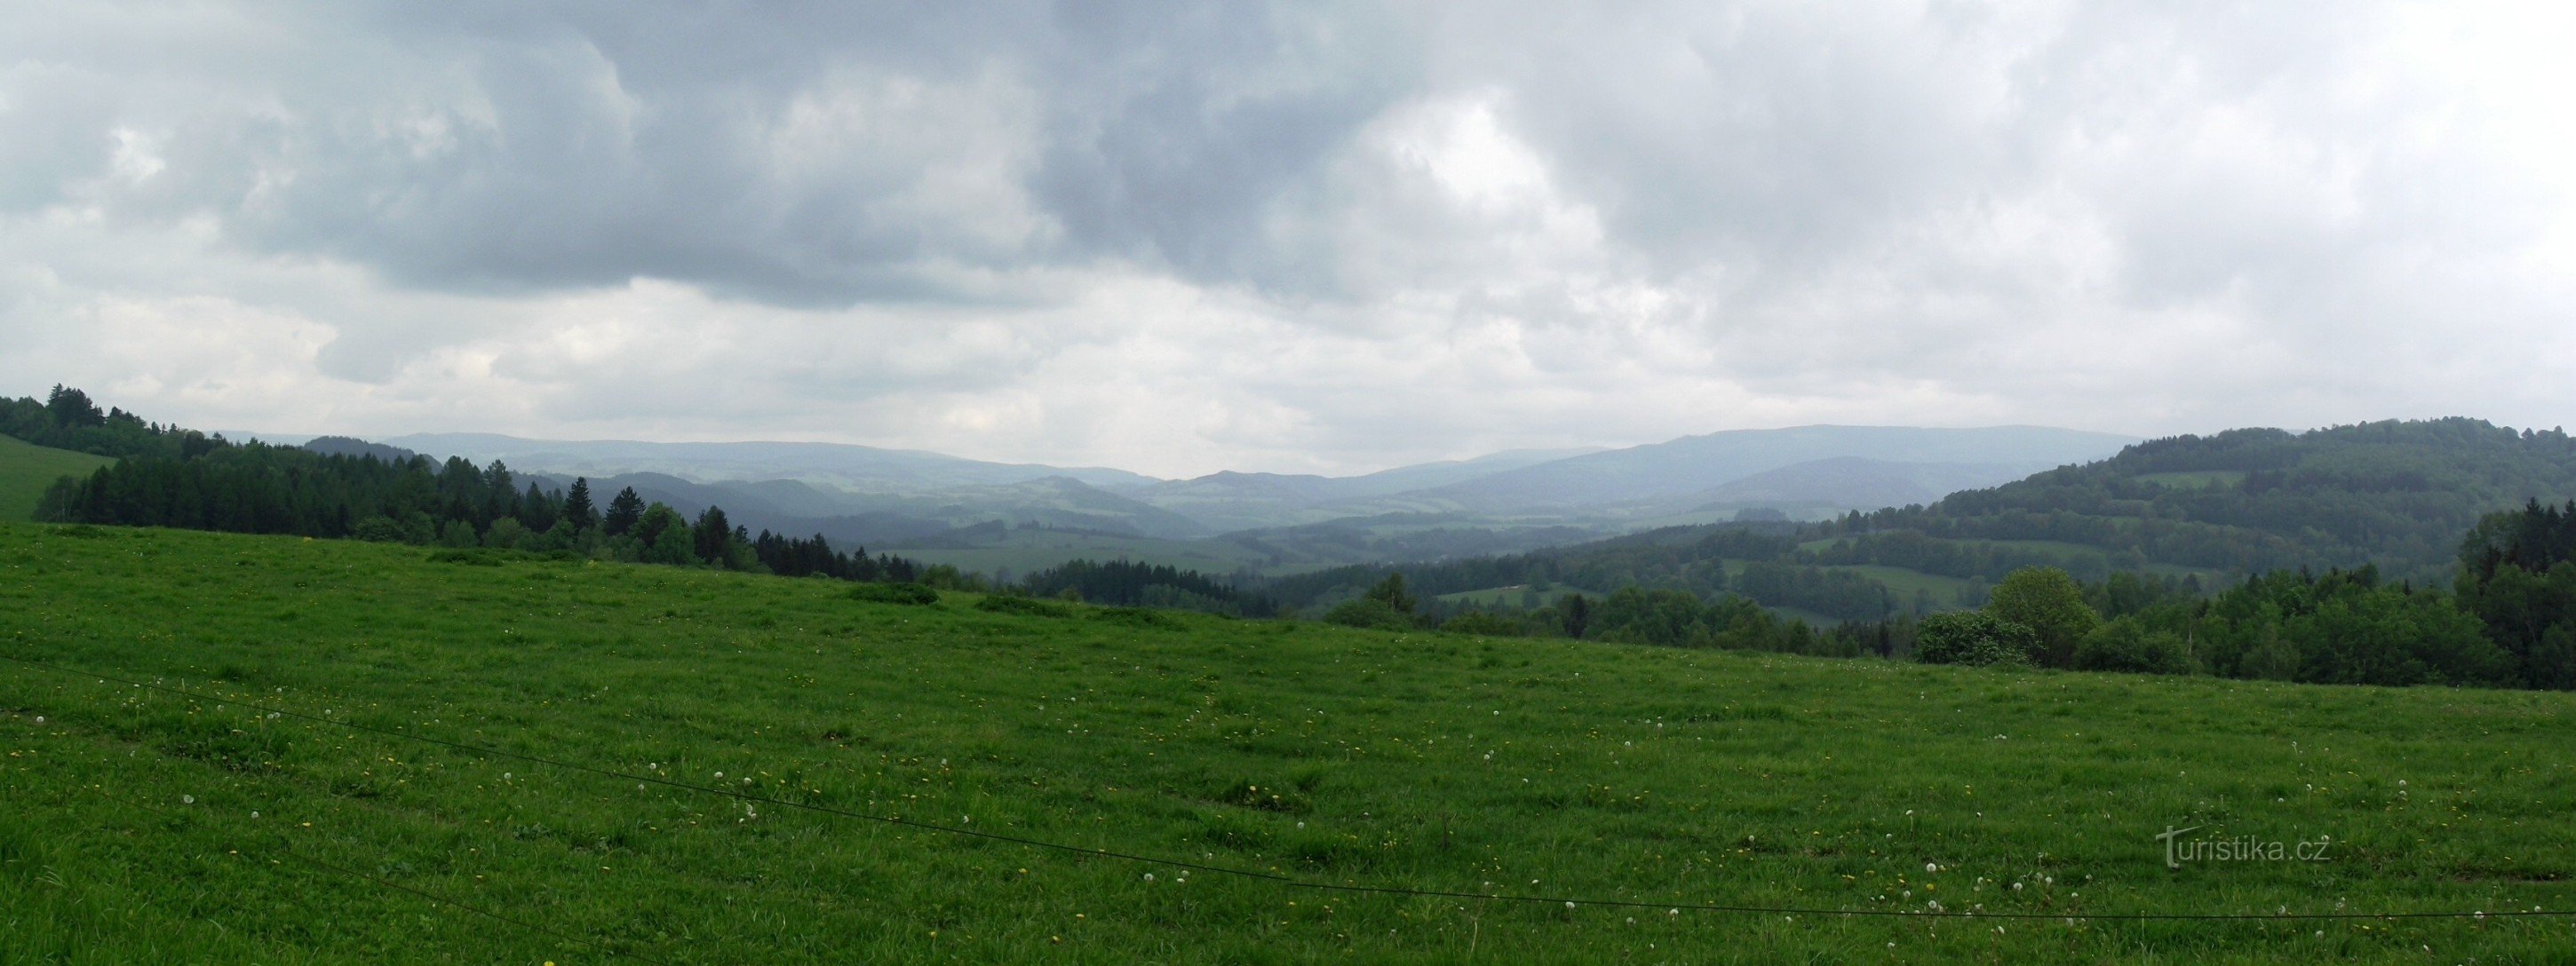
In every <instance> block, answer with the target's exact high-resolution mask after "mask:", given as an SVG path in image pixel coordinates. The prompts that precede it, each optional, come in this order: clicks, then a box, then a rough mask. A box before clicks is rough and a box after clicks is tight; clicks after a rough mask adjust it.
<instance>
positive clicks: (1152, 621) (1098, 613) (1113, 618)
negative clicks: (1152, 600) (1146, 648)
mask: <svg viewBox="0 0 2576 966" xmlns="http://www.w3.org/2000/svg"><path fill="white" fill-rule="evenodd" d="M1091 617H1092V619H1094V620H1104V621H1109V622H1111V623H1115V624H1128V625H1132V626H1136V627H1179V626H1181V619H1180V617H1178V616H1176V615H1173V614H1168V613H1165V612H1163V611H1159V610H1155V609H1153V608H1151V607H1102V608H1098V609H1095V610H1093V611H1092V612H1091Z"/></svg>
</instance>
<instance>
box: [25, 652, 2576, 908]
mask: <svg viewBox="0 0 2576 966" xmlns="http://www.w3.org/2000/svg"><path fill="white" fill-rule="evenodd" d="M0 660H7V661H13V662H16V663H19V664H24V665H27V666H29V667H36V668H42V669H44V670H48V671H53V672H56V673H60V674H67V675H73V676H80V677H94V678H97V679H99V680H101V681H107V682H111V683H115V684H122V685H126V686H128V687H137V688H146V689H149V690H153V691H159V692H162V693H165V694H173V695H178V696H180V697H185V698H189V699H192V700H196V701H222V702H230V703H233V704H238V705H241V706H243V707H246V708H252V709H256V710H260V711H266V712H269V713H271V714H276V715H280V716H284V717H290V718H300V719H303V720H306V721H315V722H320V723H322V724H327V725H332V726H335V727H340V728H347V729H350V730H352V731H364V732H371V733H374V734H380V735H386V736H389V737H394V738H401V739H404V740H407V741H418V742H422V743H425V744H432V745H439V746H442V747H446V748H452V749H455V750H458V751H464V752H469V753H472V754H477V755H483V756H487V757H495V758H512V759H516V760H519V761H524V762H529V763H531V764H538V765H545V766H548V767H552V768H562V769H567V770H570V771H578V772H587V773H589V774H593V775H600V776H605V777H609V778H617V779H623V780H626V781H632V782H647V783H651V784H655V785H662V786H665V787H669V788H680V789H686V790H689V791H693V792H699V793H703V794H708V795H717V796H721V797H725V798H731V799H735V800H738V801H745V802H756V803H759V804H763V805H776V806H781V807H785V808H793V809H799V810H802V811H808V812H814V813H817V814H822V815H831V816H836V817H839V818H849V819H858V820H861V821H868V822H877V823H881V824H885V825H895V826H901V827H904V828H915V829H921V830H924V831H930V832H944V833H947V834H950V835H958V836H965V837H969V838H979V839H988V840H991V841H995V842H1009V843H1012V844H1014V845H1025V846H1028V847H1030V848H1039V849H1051V850H1054V851H1058V852H1070V853H1073V854H1075V855H1088V856H1094V857H1097V858H1105V859H1120V860H1124V861H1128V862H1139V863H1144V864H1148V865H1159V866H1163V867H1165V868H1173V869H1188V870H1190V871H1192V872H1207V873H1212V874H1216V875H1230V876H1236V877H1239V878H1245V879H1257V880H1260V881H1264V882H1274V883H1278V884H1281V885H1287V886H1294V887H1296V888H1301V889H1315V890H1320V891H1327V892H1345V893H1361V894H1367V895H1388V896H1418V897H1424V898H1433V899H1478V900H1484V901H1488V902H1517V903H1528V904H1537V905H1551V906H1553V905H1564V906H1603V907H1607V908H1613V909H1621V908H1625V909H1688V910H1691V911H1693V912H1732V913H1757V914H1766V915H1790V916H1847V917H1878V918H1890V919H1902V918H1923V919H2064V920H2069V921H2072V920H2077V919H2083V920H2106V921H2107V920H2123V921H2168V920H2179V921H2194V922H2213V921H2275V920H2329V919H2485V918H2490V917H2496V918H2503V917H2551V918H2555V917H2564V916H2576V910H2567V911H2553V912H2542V911H2539V910H2529V911H2500V912H2296V913H2279V914H2274V913H2189V912H2124V913H2085V912H2065V913H2056V912H1975V911H1970V910H1956V911H1952V910H1942V911H1930V910H1926V911H1920V912H1917V911H1913V910H1903V909H1824V908H1806V907H1796V906H1739V905H1726V904H1717V903H1689V902H1645V901H1642V900H1635V899H1579V898H1572V897H1567V896H1535V895H1520V894H1514V893H1484V892H1455V891H1448V890H1441V889H1414V888H1408V887H1404V886H1372V885H1359V884H1356V883H1336V882H1319V881H1316V880H1313V879H1301V878H1298V877H1296V876H1289V875H1281V874H1278V873H1275V872H1261V871H1256V870H1253V869H1240V868H1234V867H1230V866H1222V865H1208V864H1204V863H1199V862H1191V861H1189V860H1186V859H1172V858H1164V857H1161V856H1151V855H1138V854H1134V853H1129V852H1118V851H1113V850H1110V849H1101V848H1092V847H1089V846H1082V845H1067V844H1064V843H1062V842H1049V841H1046V840H1044V839H1033V838H1025V837H1022V836H1017V835H1007V834H1003V833H1000V832H986V831H983V830H981V829H971V828H964V827H961V826H954V825H941V824H938V823H935V822H921V821H915V820H912V819H907V818H903V817H900V816H888V815H870V814H867V813H865V812H852V811H847V810H844V809H838V808H832V807H830V806H825V805H813V804H807V803H804V802H793V801H788V800H786V799H781V798H771V797H769V796H767V795H759V794H754V793H750V792H740V791H734V790H732V789H727V788H717V787H713V786H707V785H692V784H690V783H688V782H683V781H674V780H672V779H668V778H663V777H660V776H657V775H637V774H630V773H627V772H622V771H618V770H616V769H613V768H600V767H597V766H594V765H584V764H581V763H579V762H571V761H560V760H556V759H552V758H546V757H542V756H539V755H531V754H526V753H524V752H516V751H504V750H501V749H498V748H485V747H482V746H479V745H469V744H465V743H463V742H458V741H449V740H447V739H445V738H434V737H431V736H428V735H422V734H414V733H411V732H408V731H399V730H395V729H392V728H379V727H376V726H374V725H364V724H359V723H357V722H354V721H343V720H340V719H337V718H329V717H324V716H322V715H316V714H306V713H304V712H301V711H296V710H293V709H290V708H274V707H269V706H266V705H261V704H258V703H256V702H251V701H244V700H241V699H239V698H231V697H224V696H221V695H207V694H199V693H197V692H194V691H188V690H185V689H181V688H173V687H168V686H166V685H159V684H152V683H149V682H144V681H128V680H125V679H123V678H117V677H112V676H109V675H105V674H98V673H96V672H92V671H76V670H73V669H71V668H66V667H61V666H58V665H53V664H48V663H45V662H43V661H34V660H29V659H26V658H22V657H16V656H12V655H7V654H0Z"/></svg>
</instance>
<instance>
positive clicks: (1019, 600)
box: [975, 594, 1073, 617]
mask: <svg viewBox="0 0 2576 966" xmlns="http://www.w3.org/2000/svg"><path fill="white" fill-rule="evenodd" d="M975 609H976V610H980V611H985V612H988V613H994V614H1027V615H1029V616H1031V617H1071V616H1073V605H1071V604H1063V603H1058V602H1056V601H1052V600H1038V599H1036V598H1032V597H1004V596H1002V595H1000V594H995V595H993V596H990V597H986V598H984V599H983V600H979V601H976V602H975Z"/></svg>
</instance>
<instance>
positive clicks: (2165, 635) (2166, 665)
mask: <svg viewBox="0 0 2576 966" xmlns="http://www.w3.org/2000/svg"><path fill="white" fill-rule="evenodd" d="M2198 663H2199V662H2197V661H2195V660H2193V659H2192V655H2191V648H2190V647H2189V646H2188V645H2186V644H2184V643H2183V640H2182V638H2181V637H2180V636H2179V635H2176V634H2174V633H2173V632H2172V631H2147V630H2144V629H2142V628H2141V627H2140V626H2139V625H2138V622H2137V621H2134V620H2129V619H2126V618H2123V619H2120V620H2116V621H2112V622H2111V623H2108V624H2104V625H2102V626H2101V627H2099V628H2096V629H2094V631H2093V632H2092V633H2090V634H2086V635H2084V639H2083V640H2082V641H2080V642H2078V643H2077V644H2076V645H2075V666H2076V667H2078V668H2081V669H2083V670H2087V671H2130V672H2136V673H2141V674H2190V673H2192V672H2193V671H2195V670H2197V669H2198Z"/></svg>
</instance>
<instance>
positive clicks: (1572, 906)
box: [1565, 899, 1574, 909]
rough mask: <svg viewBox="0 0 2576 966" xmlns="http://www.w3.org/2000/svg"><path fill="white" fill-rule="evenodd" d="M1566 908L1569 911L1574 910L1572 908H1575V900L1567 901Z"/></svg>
mask: <svg viewBox="0 0 2576 966" xmlns="http://www.w3.org/2000/svg"><path fill="white" fill-rule="evenodd" d="M1565 907H1566V908H1568V909H1572V908H1574V900H1572V899H1567V900H1565Z"/></svg>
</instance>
